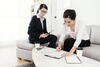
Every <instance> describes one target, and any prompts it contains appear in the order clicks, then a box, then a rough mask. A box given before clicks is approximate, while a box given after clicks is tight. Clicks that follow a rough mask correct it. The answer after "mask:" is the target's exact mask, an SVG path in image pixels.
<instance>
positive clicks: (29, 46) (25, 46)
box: [16, 40, 34, 50]
mask: <svg viewBox="0 0 100 67" xmlns="http://www.w3.org/2000/svg"><path fill="white" fill-rule="evenodd" d="M16 46H17V47H18V48H21V49H25V50H32V49H33V48H34V44H31V43H29V41H28V40H21V41H17V45H16Z"/></svg>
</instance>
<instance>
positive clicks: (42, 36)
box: [40, 33, 48, 38]
mask: <svg viewBox="0 0 100 67" xmlns="http://www.w3.org/2000/svg"><path fill="white" fill-rule="evenodd" d="M47 36H48V34H47V33H45V34H44V33H43V34H41V35H40V38H46V37H47Z"/></svg>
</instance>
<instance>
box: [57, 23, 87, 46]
mask: <svg viewBox="0 0 100 67" xmlns="http://www.w3.org/2000/svg"><path fill="white" fill-rule="evenodd" d="M66 36H70V37H71V38H74V39H76V41H75V43H74V46H76V47H78V46H79V44H80V43H81V40H88V39H89V34H88V33H87V29H86V25H84V24H82V23H79V22H76V23H75V31H74V32H72V31H71V30H70V28H69V27H67V26H65V25H64V24H63V28H62V34H61V36H60V39H59V41H60V42H64V40H65V38H66Z"/></svg>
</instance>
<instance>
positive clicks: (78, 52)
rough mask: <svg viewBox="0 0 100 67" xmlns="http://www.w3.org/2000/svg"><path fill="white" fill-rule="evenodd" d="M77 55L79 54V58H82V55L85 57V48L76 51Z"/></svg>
mask: <svg viewBox="0 0 100 67" xmlns="http://www.w3.org/2000/svg"><path fill="white" fill-rule="evenodd" d="M76 53H77V56H78V57H79V58H82V55H83V48H82V47H78V48H77V50H76Z"/></svg>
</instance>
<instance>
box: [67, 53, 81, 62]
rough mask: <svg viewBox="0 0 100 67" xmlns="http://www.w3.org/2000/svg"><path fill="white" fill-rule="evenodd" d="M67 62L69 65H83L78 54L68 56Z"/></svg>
mask: <svg viewBox="0 0 100 67" xmlns="http://www.w3.org/2000/svg"><path fill="white" fill-rule="evenodd" d="M65 60H66V62H67V64H80V63H81V60H80V58H79V57H78V56H77V55H76V54H73V55H72V56H66V57H65Z"/></svg>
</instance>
